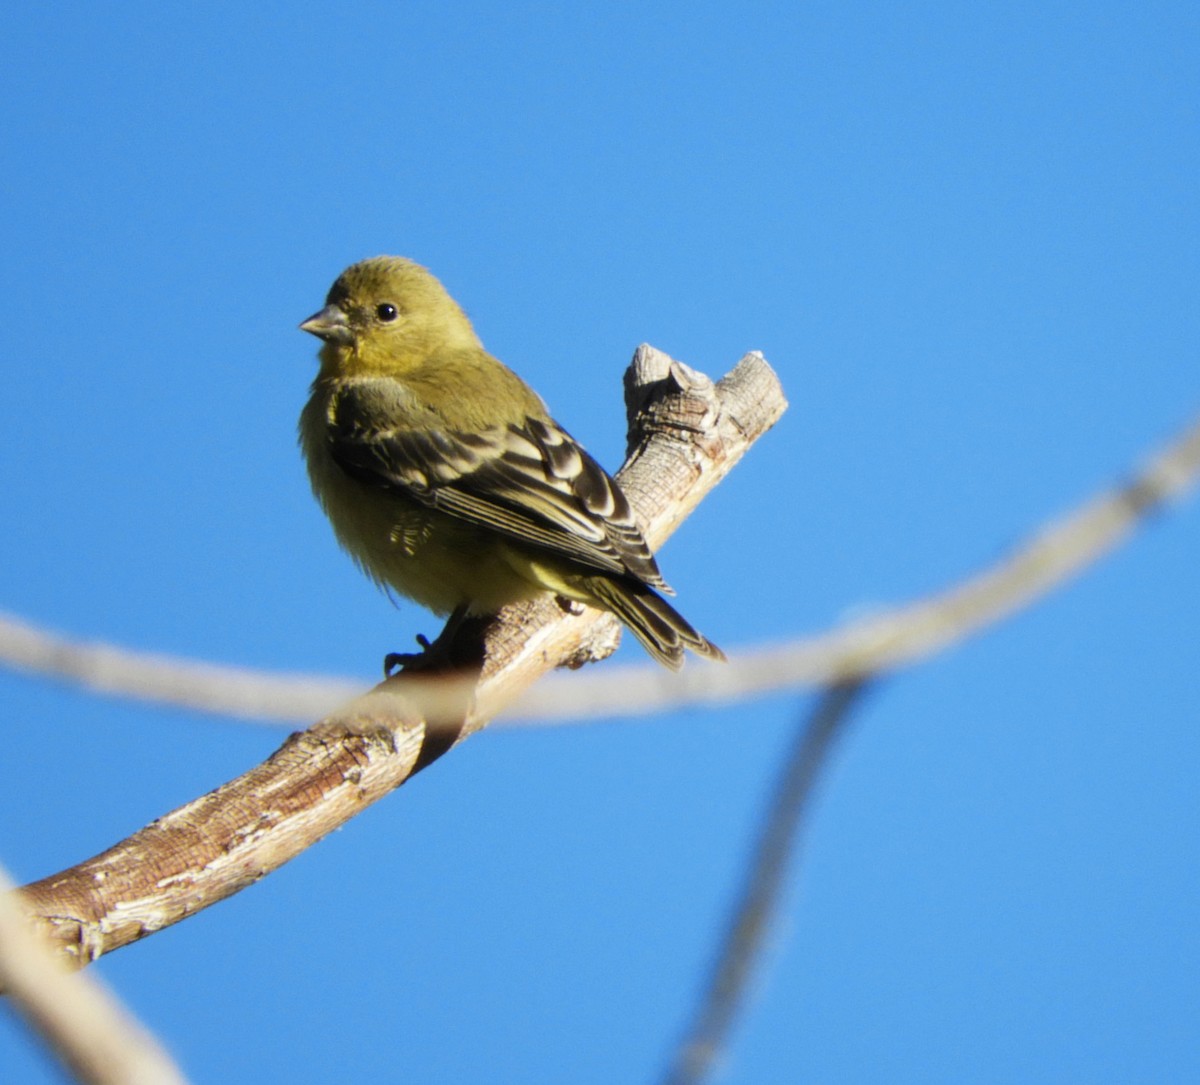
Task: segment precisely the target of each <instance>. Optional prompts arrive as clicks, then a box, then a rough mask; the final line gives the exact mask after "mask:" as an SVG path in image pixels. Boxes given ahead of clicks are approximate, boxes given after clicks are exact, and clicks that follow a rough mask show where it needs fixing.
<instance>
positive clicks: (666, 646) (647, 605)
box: [585, 576, 725, 671]
mask: <svg viewBox="0 0 1200 1085" xmlns="http://www.w3.org/2000/svg"><path fill="white" fill-rule="evenodd" d="M585 583H586V585H587V590H588V591H589V592H590V593H591V594H592V595H594V596H595V597H596V599H597V601H598V602H599V603H600V605H601V606H602V607H604V609H605V610H611V611H612V612H613V613H614V614H615V615H616V616H617V617H618V618H620V619H621V621H622V622H624V623H625V625H627V626H628V627H629V629H630V632H632V633H633V635H634V636H635V637H637V639H638V640H640V641H641V642H642V645H643V647H644V648H645V649H646V651H647V652H649V653H650V654H651V655H652V656H653V657H654V658H655V659H657V660H658V661H659V662H660V663H663V664H665V665H666V666H668V667H670V668H671V669H672V670H675V671H677V670H679V668H680V667H681V666H683V653H684V650H685V649H690V650H691V651H693V652H695V653H696V654H697V655H700V656H706V657H707V658H709V659H720V660H724V659H725V653H724V652H722V651H721V649H720V648H718V647H717V646H716V645H715V644H713V642H712V641H710V640H709V639H708V638H707V637H704V636H701V635H700V634H699V633H697V632H696V630H695V629H693V628H692V626H691V625H690V624H689V623H688V621H687V619H686V618H684V616H683V615H682V614H680V613H679V611H677V610H676V609H675V608H674V607H673V606H671V604H670V603H668V602H667V601H666V600H665V599H664V598H663V597H662V596H661V595H659V594H658V592H656V591H655V590H654V589H653V588H648V587H646V585H645V584H643V583H641V582H640V581H638V580H634V579H633V578H632V577H628V578H622V579H617V578H615V577H602V576H595V577H588V578H587V580H586V582H585Z"/></svg>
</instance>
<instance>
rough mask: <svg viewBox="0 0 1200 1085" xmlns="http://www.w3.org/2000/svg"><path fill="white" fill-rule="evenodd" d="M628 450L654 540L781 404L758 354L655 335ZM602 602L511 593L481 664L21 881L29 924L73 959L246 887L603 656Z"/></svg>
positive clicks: (378, 702) (386, 696)
mask: <svg viewBox="0 0 1200 1085" xmlns="http://www.w3.org/2000/svg"><path fill="white" fill-rule="evenodd" d="M626 400H627V406H628V407H629V411H630V435H629V443H630V449H631V454H630V457H629V459H628V461H627V462H626V464H625V466H624V467H623V468H622V470H621V471H620V472H619V474H618V478H619V480H620V482H621V484H622V487H623V488H624V489H625V491H626V493H627V494H628V496H629V499H630V501H631V503H632V504H633V507H634V509H635V511H636V513H637V515H638V517H639V519H640V520H641V522H642V524H643V526H644V528H645V529H646V535H647V538H648V539H649V540H650V542H651V545H652V546H654V547H656V548H657V546H658V545H659V544H661V542H662V541H663V540H664V539H665V538H666V537H667V536H668V535H669V534H670V533H671V532H672V531H673V530H674V529H675V527H676V526H677V525H678V524H679V523H680V522H681V521H682V520H683V519H684V517H686V516H687V514H688V513H689V512H690V511H691V510H692V509H693V508H694V507H695V506H696V505H697V504H698V502H699V501H700V499H701V498H702V497H703V495H704V494H705V493H707V492H708V491H709V490H710V489H712V487H713V486H715V485H716V484H717V482H719V481H720V480H721V479H722V478H723V477H724V476H725V475H726V474H727V473H728V472H729V470H730V469H731V468H732V467H733V465H734V464H735V463H737V461H738V460H739V459H740V458H741V456H742V455H743V454H744V453H745V451H746V449H747V448H748V447H749V446H750V444H751V443H752V442H753V441H754V440H756V439H757V438H758V437H759V436H761V435H762V434H763V433H765V432H766V430H767V429H769V428H770V427H771V426H772V425H773V424H774V423H775V421H776V420H777V419H778V418H779V416H780V415H781V414H782V412H783V410H784V409H785V407H786V403H785V401H784V398H783V393H782V390H781V389H780V387H779V382H778V380H777V379H776V377H775V374H774V373H773V372H772V371H771V369H770V367H769V366H768V365H767V364H766V362H765V361H763V359H762V357H761V356H759V355H753V354H751V355H747V356H746V357H745V358H743V359H742V361H741V362H740V363H739V364H738V366H737V367H736V368H735V369H734V370H733V372H732V373H730V374H729V375H728V376H726V377H725V378H724V379H723V380H722V381H720V382H719V383H718V384H716V385H714V384H713V383H712V382H711V381H710V380H709V379H708V378H707V377H704V376H703V375H701V374H698V373H695V372H694V371H692V370H690V369H688V368H687V367H686V366H684V365H681V364H680V363H678V362H673V361H672V360H671V359H669V358H667V357H666V355H663V354H661V353H659V352H658V351H655V350H653V349H652V348H649V347H645V346H643V347H641V348H639V350H638V352H637V354H636V355H635V357H634V362H633V365H632V366H631V369H630V373H629V375H627V378H626ZM618 635H619V626H618V624H617V622H616V619H615V618H613V617H612V616H611V615H609V614H603V613H601V612H599V611H595V610H590V609H586V608H581V609H580V610H579V612H578V613H574V612H566V611H564V609H563V608H562V607H561V606H560V605H559V604H558V603H557V602H556V601H555V600H554V599H552V598H550V597H546V598H543V599H540V600H537V601H535V602H532V603H528V604H523V605H520V606H516V607H510V608H508V609H507V610H505V611H504V612H502V613H501V614H500V615H499V616H498V617H497V618H496V619H494V620H492V621H490V622H489V623H487V624H486V626H484V627H483V628H482V629H481V630H480V636H481V638H482V639H481V641H480V642H479V645H478V649H479V650H478V653H471V654H472V655H475V654H478V656H479V658H481V659H482V660H483V662H482V665H481V667H477V668H476V669H474V670H473V671H470V672H468V673H465V674H460V675H457V676H449V677H447V676H445V675H441V676H432V677H431V676H428V675H422V674H421V673H419V672H418V673H416V674H413V673H408V674H402V675H400V676H398V677H396V678H392V679H389V680H388V681H386V682H384V683H382V684H381V685H379V686H377V687H376V688H375V689H373V690H372V691H370V692H369V693H367V694H366V695H364V696H362V697H359V698H358V699H356V700H354V701H352V702H351V703H350V704H348V705H346V706H345V707H344V708H342V709H340V710H339V711H337V712H334V713H333V714H332V715H330V716H328V717H326V718H325V719H324V720H322V721H321V722H320V723H319V724H317V725H316V726H314V727H312V728H310V729H309V730H307V731H304V732H301V733H299V734H295V735H292V736H291V737H290V738H289V739H288V740H287V741H286V742H285V743H284V744H283V746H282V747H281V748H280V749H279V750H278V751H276V752H275V753H274V754H273V755H272V756H271V757H270V758H268V759H267V760H266V761H265V762H264V763H263V764H261V765H259V766H257V767H256V768H253V769H251V770H250V771H249V772H247V773H245V774H244V775H242V776H239V777H238V778H237V779H235V780H233V781H231V782H229V783H227V784H225V785H223V786H222V787H219V788H217V789H216V790H215V791H213V792H210V793H209V794H207V795H204V796H202V797H200V798H199V799H196V800H195V801H193V802H190V803H188V804H187V805H185V806H182V807H180V808H179V809H177V810H174V811H172V812H171V813H169V814H167V815H165V816H164V817H162V818H159V819H158V820H156V821H154V822H153V823H152V824H150V825H148V826H147V827H146V828H144V829H142V830H140V831H139V832H137V833H135V834H134V835H133V836H131V837H129V838H128V839H126V840H124V841H122V842H121V843H119V844H117V845H115V846H114V847H112V848H110V849H109V850H108V851H106V852H104V853H102V854H101V855H98V856H96V857H94V858H92V859H88V860H86V861H85V862H82V863H80V864H78V865H77V866H74V867H71V868H70V869H69V870H65V871H63V872H62V873H60V874H55V875H52V876H50V877H47V878H43V879H42V880H41V881H38V882H35V883H33V884H31V885H29V886H27V887H25V888H24V889H23V890H22V891H21V892H22V893H23V895H24V898H25V901H26V904H27V906H28V907H29V908H30V909H31V911H32V912H33V913H34V916H35V919H36V921H37V923H38V925H39V926H40V927H41V928H42V929H43V931H44V932H45V933H46V935H47V936H48V937H49V938H50V939H51V940H53V941H54V942H55V943H56V944H57V946H58V947H59V948H60V949H61V950H62V951H63V952H64V953H65V954H66V955H67V956H69V957H70V958H71V959H72V960H73V961H74V962H75V963H76V964H79V965H82V964H85V963H87V962H88V961H91V960H95V959H96V958H97V957H99V956H100V955H101V954H102V953H107V952H110V951H111V950H113V949H116V948H118V947H120V946H123V945H127V944H128V943H130V942H133V941H135V940H137V939H139V938H142V937H144V936H145V935H147V934H151V933H153V932H154V931H157V930H160V929H162V928H163V927H165V926H168V925H170V924H172V923H176V922H178V921H179V920H181V919H184V918H186V917H187V916H189V915H192V914H194V913H195V912H197V911H199V910H201V909H202V908H206V907H208V906H209V905H210V904H213V903H215V902H216V901H218V900H221V899H223V898H225V897H228V896H230V895H231V894H233V893H236V892H237V891H238V890H239V889H243V888H245V887H246V886H247V885H249V884H250V883H252V882H254V881H256V880H258V879H259V878H261V877H263V876H264V875H266V874H268V873H270V871H272V870H274V869H275V868H276V867H278V866H280V865H281V864H282V863H284V862H286V861H287V860H288V859H291V858H293V857H294V856H296V855H297V854H299V853H300V852H301V851H303V850H304V849H305V848H307V847H309V846H310V845H311V844H313V843H315V842H316V841H317V840H319V839H321V837H323V836H325V835H326V834H327V833H328V832H330V831H331V830H333V829H335V828H337V827H338V826H339V825H341V824H343V823H344V822H346V821H347V820H349V819H350V818H351V817H353V816H354V815H355V814H357V813H358V812H359V811H360V810H362V809H364V808H365V807H366V806H368V805H369V804H370V803H372V802H375V801H377V800H378V799H380V798H382V797H383V796H384V795H386V794H387V793H388V792H389V791H392V790H394V789H395V788H396V787H399V786H400V785H401V784H402V783H403V782H404V781H405V780H406V779H407V778H408V777H409V776H410V775H411V774H412V773H413V772H414V771H416V770H417V769H418V768H421V767H424V766H425V765H427V764H428V763H429V762H430V761H432V760H433V759H434V758H436V757H437V756H440V754H441V753H443V752H445V750H447V749H449V748H450V747H451V746H453V745H454V744H455V743H456V742H458V741H461V739H462V738H464V737H466V736H467V735H470V734H472V733H473V732H475V731H477V730H479V729H480V728H481V727H483V726H484V725H485V724H486V723H487V721H488V720H489V719H490V718H491V717H492V716H493V715H494V714H495V713H496V712H498V711H500V710H501V709H502V708H504V707H505V706H506V705H508V704H509V703H511V702H512V700H513V699H514V698H515V697H517V696H518V695H519V694H520V693H521V692H522V691H523V690H524V689H525V688H527V687H528V686H529V685H530V684H531V683H532V682H533V681H535V680H536V679H537V678H538V677H540V676H541V675H543V674H544V673H546V672H547V671H548V670H551V669H552V668H554V667H556V666H559V665H564V664H565V665H568V666H580V665H581V664H583V663H585V662H587V661H589V660H593V659H599V658H603V657H604V656H605V655H607V654H609V653H610V652H611V651H612V649H613V648H614V647H615V645H616V642H617V637H618Z"/></svg>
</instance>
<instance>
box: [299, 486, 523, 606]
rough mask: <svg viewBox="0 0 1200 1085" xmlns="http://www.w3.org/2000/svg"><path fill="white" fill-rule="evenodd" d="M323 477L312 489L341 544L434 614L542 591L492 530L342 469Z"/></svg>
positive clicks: (389, 584)
mask: <svg viewBox="0 0 1200 1085" xmlns="http://www.w3.org/2000/svg"><path fill="white" fill-rule="evenodd" d="M334 470H335V471H337V470H338V468H336V465H335V466H334ZM339 473H340V472H339ZM329 483H330V484H329V485H325V486H319V487H317V486H315V488H317V496H318V497H319V499H320V501H321V504H322V505H323V506H324V507H325V511H326V513H327V514H328V516H329V519H330V521H331V523H332V524H333V528H334V532H335V534H336V535H337V538H338V541H339V542H340V543H341V544H342V546H343V547H344V548H345V550H346V551H347V552H348V553H349V554H350V555H351V557H353V558H354V560H355V561H356V562H357V563H358V564H359V566H360V567H361V568H362V569H363V571H364V572H365V573H366V574H367V575H368V576H370V577H371V578H372V579H373V580H375V581H376V583H378V584H380V585H381V586H383V587H386V588H388V589H391V590H392V591H395V592H397V593H398V594H400V595H403V596H406V597H407V598H409V599H412V600H414V601H415V602H417V603H420V604H421V605H422V606H424V607H427V608H428V609H430V610H432V611H433V612H434V613H435V614H448V613H449V612H450V611H452V610H454V609H455V608H457V607H460V606H464V605H465V606H467V607H468V609H469V610H470V611H471V613H475V614H492V613H494V612H495V611H497V610H499V609H500V608H501V607H503V606H507V605H508V604H509V603H515V602H517V601H519V600H522V599H528V598H531V597H533V596H535V595H537V594H538V592H539V591H541V590H544V588H543V587H542V586H541V585H539V584H538V583H536V582H534V581H532V580H531V579H530V578H529V577H528V575H522V571H521V570H520V563H519V562H514V561H513V560H512V558H511V556H510V555H509V554H508V547H506V546H505V544H504V543H503V541H501V540H500V539H498V538H496V536H495V535H494V534H491V533H486V532H484V531H482V530H480V529H478V528H474V527H471V526H470V525H468V524H465V523H462V522H461V521H459V520H456V519H454V518H453V517H450V516H447V515H446V514H445V513H442V512H438V511H436V510H433V509H429V508H426V507H425V506H423V505H419V504H417V503H416V502H413V501H410V500H408V499H406V498H403V497H399V496H397V495H396V494H395V493H393V492H389V491H386V490H380V489H376V488H374V487H370V486H366V485H364V484H363V483H360V482H358V481H356V480H354V479H350V478H348V477H346V476H345V475H341V477H333V478H331V479H330V480H329ZM355 491H357V492H355Z"/></svg>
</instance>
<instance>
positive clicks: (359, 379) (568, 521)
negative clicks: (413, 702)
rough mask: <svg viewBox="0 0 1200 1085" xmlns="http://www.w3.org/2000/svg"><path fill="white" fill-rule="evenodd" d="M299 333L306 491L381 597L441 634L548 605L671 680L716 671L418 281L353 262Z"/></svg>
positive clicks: (515, 390) (470, 332) (587, 473)
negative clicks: (584, 608) (695, 665)
mask: <svg viewBox="0 0 1200 1085" xmlns="http://www.w3.org/2000/svg"><path fill="white" fill-rule="evenodd" d="M300 327H301V328H302V329H303V330H304V331H306V332H311V333H312V334H313V335H315V336H317V337H318V338H319V339H321V340H323V341H324V345H323V346H322V347H321V351H320V355H319V357H320V360H321V368H320V372H319V373H318V374H317V378H316V380H315V381H314V382H313V385H312V394H311V396H310V398H309V400H308V403H307V405H306V406H305V408H304V411H303V412H302V414H301V416H300V444H301V447H302V449H303V451H304V456H305V458H306V460H307V461H308V472H309V477H310V479H311V481H312V487H313V492H314V493H315V494H316V496H317V500H318V501H319V502H320V504H321V506H322V507H323V508H324V510H325V512H326V514H327V515H328V516H329V519H330V521H331V522H332V524H333V529H334V532H335V533H336V535H337V537H338V540H339V541H340V542H341V544H342V546H343V547H344V548H345V549H346V550H347V551H348V552H349V553H350V555H351V557H353V558H354V560H355V561H356V562H357V563H358V565H359V566H360V567H361V568H362V569H363V571H364V572H365V573H366V574H367V575H368V576H369V577H371V578H372V579H373V580H374V581H376V583H378V584H379V585H381V586H383V587H384V588H385V589H391V590H394V591H395V592H398V593H399V594H401V595H405V596H408V597H409V598H410V599H414V600H416V601H417V602H418V603H421V604H422V605H423V606H426V607H428V608H429V609H430V610H432V611H434V612H435V613H437V614H452V619H451V620H452V621H453V620H454V618H455V617H458V618H461V617H462V616H464V615H467V614H477V615H484V614H491V613H494V612H495V611H497V610H499V609H500V608H501V607H503V606H505V605H506V604H508V603H513V602H516V601H518V600H522V599H528V598H531V597H533V596H534V595H536V594H538V593H539V592H544V591H550V592H555V593H557V594H558V595H560V596H565V597H566V598H567V599H571V600H577V601H579V602H582V603H586V604H588V605H589V606H593V607H599V608H601V609H603V610H609V611H612V612H613V613H614V614H615V615H616V616H617V617H618V618H620V619H621V621H622V622H624V623H625V625H627V626H628V627H629V628H630V629H631V630H632V631H633V634H634V635H635V636H636V637H637V638H638V640H640V641H641V642H642V644H643V645H645V647H646V649H647V651H649V653H650V654H651V655H652V656H653V657H654V658H655V659H657V660H659V661H661V662H662V663H664V664H666V665H667V666H668V667H672V668H677V667H679V666H680V665H681V663H682V662H683V653H684V649H685V648H686V649H690V650H691V651H693V652H696V653H698V654H699V655H702V656H708V657H710V658H716V659H723V658H724V656H723V654H722V652H721V650H720V649H719V648H717V646H716V645H714V644H713V643H712V642H711V641H709V640H707V639H706V638H705V637H703V636H701V635H700V634H699V633H697V632H696V630H695V629H693V628H692V626H691V625H689V624H688V622H687V621H686V620H685V619H684V618H683V617H682V616H681V615H680V614H679V613H678V611H676V610H675V609H674V607H672V606H671V605H670V604H669V603H668V602H667V601H666V600H665V599H664V598H663V597H662V595H661V594H659V593H660V592H671V589H670V588H669V587H667V584H666V582H665V581H664V580H663V578H662V576H661V575H660V573H659V571H658V565H657V564H656V563H655V560H654V556H653V555H652V554H651V552H650V548H649V546H647V544H646V540H645V539H644V538H643V536H642V532H641V529H640V528H639V527H638V525H637V523H636V521H635V520H634V518H633V513H632V510H631V509H630V507H629V502H628V500H627V499H626V497H625V495H624V494H623V493H622V492H621V488H620V487H619V486H618V485H617V483H616V482H615V481H613V479H612V478H610V477H609V475H608V474H607V473H606V472H605V471H604V469H603V468H602V467H601V466H600V465H599V464H598V463H596V461H595V460H594V459H592V457H591V456H589V455H588V454H587V452H585V451H584V449H583V448H582V447H581V446H580V445H579V444H578V443H577V442H576V441H575V440H574V439H573V438H572V437H571V436H570V435H569V434H568V433H567V432H566V431H565V430H564V429H563V428H562V427H561V426H559V425H558V423H557V422H555V421H554V419H553V418H551V417H550V414H549V412H548V411H547V409H546V406H545V404H544V403H543V402H542V400H541V399H540V398H539V397H538V396H537V394H536V393H535V392H534V391H533V390H532V389H531V388H529V386H528V385H526V384H525V382H524V381H522V380H521V378H520V377H518V376H517V375H516V374H515V373H513V372H512V370H510V369H509V368H508V367H507V366H505V365H503V364H502V363H501V362H499V361H498V360H497V359H496V358H493V357H492V356H491V355H490V354H488V352H487V351H486V350H484V348H483V344H482V343H481V342H480V341H479V338H478V336H476V334H475V330H474V328H472V326H471V322H470V320H468V319H467V316H466V314H465V313H464V312H463V311H462V309H461V308H459V306H458V304H457V303H456V302H455V301H454V299H453V298H452V297H450V295H449V294H448V293H447V292H446V289H445V288H444V287H443V286H442V284H441V283H440V282H439V281H438V280H437V279H436V278H434V276H433V275H431V274H430V273H429V272H428V271H427V270H426V269H425V268H423V267H421V266H420V265H418V264H415V263H413V262H412V261H411V260H407V259H404V258H402V257H396V256H378V257H375V258H373V259H370V260H364V261H362V262H361V263H358V264H354V265H352V266H351V267H349V268H347V269H346V270H345V271H344V272H342V274H341V276H339V278H338V279H337V281H336V282H335V283H334V284H333V286H332V287H331V289H330V291H329V294H328V296H327V297H326V299H325V307H324V308H323V309H321V311H320V312H318V313H315V314H314V315H313V316H311V317H309V318H308V319H307V320H305V321H304V322H303V323H302V324H301V325H300ZM672 594H673V593H672Z"/></svg>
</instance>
